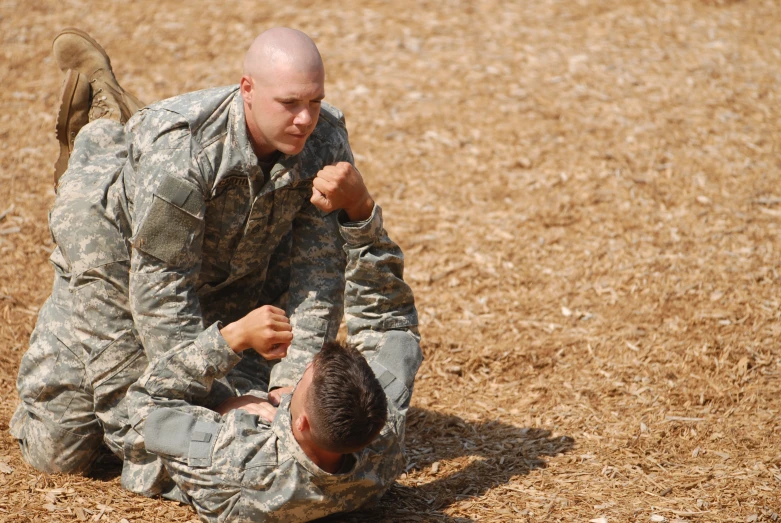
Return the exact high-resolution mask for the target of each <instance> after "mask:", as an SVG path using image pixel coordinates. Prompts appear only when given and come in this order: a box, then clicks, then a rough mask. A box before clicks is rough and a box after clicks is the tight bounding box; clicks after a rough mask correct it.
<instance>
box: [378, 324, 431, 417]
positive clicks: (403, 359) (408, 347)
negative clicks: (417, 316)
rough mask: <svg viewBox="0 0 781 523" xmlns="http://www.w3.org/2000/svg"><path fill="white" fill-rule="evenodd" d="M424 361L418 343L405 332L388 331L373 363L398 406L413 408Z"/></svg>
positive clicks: (387, 393)
mask: <svg viewBox="0 0 781 523" xmlns="http://www.w3.org/2000/svg"><path fill="white" fill-rule="evenodd" d="M422 362H423V352H422V351H421V350H420V344H419V343H418V341H417V340H416V339H415V338H414V337H413V336H412V335H411V334H410V333H408V332H405V331H388V332H387V333H385V335H384V336H383V337H382V341H380V343H379V347H378V349H377V354H376V356H375V357H374V359H372V361H371V363H370V364H369V365H370V366H371V368H372V370H373V371H374V375H375V376H377V379H378V380H379V382H380V385H382V388H383V389H385V394H386V395H387V396H388V399H389V400H391V401H392V402H393V403H394V404H395V405H397V406H399V407H401V408H406V407H408V406H409V400H410V396H411V394H412V387H413V385H414V383H415V374H416V373H417V372H418V369H419V368H420V364H421V363H422Z"/></svg>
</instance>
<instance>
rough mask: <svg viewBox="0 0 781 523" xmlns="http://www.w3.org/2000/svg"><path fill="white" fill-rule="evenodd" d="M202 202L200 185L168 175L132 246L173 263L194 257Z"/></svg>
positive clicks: (158, 189)
mask: <svg viewBox="0 0 781 523" xmlns="http://www.w3.org/2000/svg"><path fill="white" fill-rule="evenodd" d="M203 206H204V198H203V195H202V194H201V193H200V191H199V190H198V189H197V188H195V187H193V186H192V185H190V184H189V183H187V182H185V181H183V180H180V179H179V178H175V177H173V176H167V177H166V178H165V179H164V180H163V181H162V182H161V183H160V186H159V187H158V188H157V190H156V191H155V194H154V197H153V201H152V205H151V207H150V209H149V212H148V214H147V216H146V218H145V219H144V222H143V223H142V224H141V227H140V228H139V230H138V234H137V235H136V237H135V241H134V243H133V246H134V247H136V248H137V249H139V250H141V251H144V252H145V253H147V254H151V255H152V256H154V257H155V258H159V259H161V260H163V261H164V262H166V263H170V264H172V265H179V264H184V263H187V262H189V261H193V260H190V258H193V257H194V256H193V255H194V253H193V252H192V251H193V247H194V246H195V245H196V244H197V241H198V240H199V239H200V238H201V236H202V234H203V219H202V218H201V217H200V215H201V211H202V208H203Z"/></svg>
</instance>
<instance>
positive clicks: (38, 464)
mask: <svg viewBox="0 0 781 523" xmlns="http://www.w3.org/2000/svg"><path fill="white" fill-rule="evenodd" d="M81 429H82V430H80V433H78V434H77V433H74V432H70V431H67V430H63V429H62V428H59V427H57V426H55V425H54V424H53V423H52V422H50V421H48V420H40V419H35V418H34V417H32V416H30V415H29V414H24V415H23V416H20V419H18V420H17V422H16V424H15V426H14V427H12V431H11V432H12V434H13V435H14V436H15V437H16V438H17V440H18V441H19V447H20V449H21V451H22V457H23V458H24V460H25V461H26V462H27V463H28V464H29V465H30V466H32V467H34V468H35V469H37V470H39V471H41V472H46V473H48V474H58V473H65V474H81V473H84V472H86V471H87V470H88V469H89V467H90V465H91V464H92V462H93V461H94V460H95V457H96V456H97V453H98V450H99V449H100V444H101V440H102V438H103V434H102V431H101V429H100V425H99V423H98V422H97V420H95V423H94V424H92V426H90V427H81ZM90 429H92V430H90Z"/></svg>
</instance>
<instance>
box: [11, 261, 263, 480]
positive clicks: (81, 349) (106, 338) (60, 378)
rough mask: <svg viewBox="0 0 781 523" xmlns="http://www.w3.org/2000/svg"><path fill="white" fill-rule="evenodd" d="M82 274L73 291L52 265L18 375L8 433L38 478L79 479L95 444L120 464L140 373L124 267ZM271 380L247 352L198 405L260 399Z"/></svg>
mask: <svg viewBox="0 0 781 523" xmlns="http://www.w3.org/2000/svg"><path fill="white" fill-rule="evenodd" d="M55 254H56V253H55ZM56 259H57V257H56V256H53V261H55V260H56ZM89 272H90V274H89V279H90V281H89V282H88V283H86V284H83V285H78V286H76V287H75V288H74V287H73V285H72V282H71V281H70V280H71V277H70V275H69V274H68V273H67V272H65V270H64V267H62V266H61V265H57V264H56V263H55V278H54V288H53V290H52V294H51V296H50V297H49V298H48V299H47V300H46V302H45V303H44V305H43V307H42V308H41V311H40V313H39V315H38V322H37V324H36V327H35V330H34V331H33V334H32V336H31V338H30V348H29V349H28V351H27V353H25V355H24V357H23V359H22V363H21V365H20V368H19V377H18V381H17V388H18V391H19V397H20V399H21V404H20V405H19V406H18V408H17V410H16V412H15V414H14V416H13V418H12V420H11V424H10V425H11V427H10V430H11V434H12V435H13V436H14V437H15V438H16V439H17V440H19V445H20V448H21V451H22V456H23V457H24V459H25V461H27V463H29V464H30V465H32V466H33V467H35V468H36V469H38V470H40V471H42V472H48V473H59V472H64V473H74V474H76V473H82V472H85V471H86V470H88V469H89V466H90V465H91V464H92V462H93V461H94V459H95V457H96V456H97V454H98V451H99V449H100V446H101V441H102V442H104V443H105V444H106V445H107V446H108V448H109V449H110V450H111V451H112V452H113V453H114V454H115V455H117V456H118V457H119V458H120V459H123V458H124V456H125V435H126V434H127V431H128V428H129V417H130V416H129V413H128V410H127V400H126V393H127V390H128V388H129V387H130V385H132V384H133V383H134V382H135V381H136V380H137V379H138V378H139V377H140V376H141V374H142V373H143V372H144V370H145V369H146V366H147V357H146V354H145V352H144V348H143V345H142V344H141V343H140V341H139V339H138V336H137V333H136V331H135V329H134V327H133V319H132V314H131V312H130V310H129V307H128V306H127V293H126V292H123V290H124V289H123V288H124V287H126V285H127V275H128V264H127V263H126V262H118V263H113V264H109V265H106V266H102V267H99V268H95V269H92V270H91V271H89ZM84 277H85V276H84V275H82V277H81V278H82V279H83V278H84ZM270 373H271V365H270V364H269V363H268V362H266V361H265V360H263V359H262V358H261V357H260V356H259V355H258V354H257V353H255V352H254V351H247V352H246V354H245V355H244V357H243V358H242V361H241V362H240V363H239V365H237V366H236V367H235V368H234V369H233V370H232V371H231V372H230V373H229V375H228V376H226V377H225V378H223V379H222V380H220V381H218V382H215V383H214V384H213V386H212V392H211V394H210V395H209V396H208V398H206V399H205V400H204V401H203V402H202V405H203V406H206V407H210V408H214V407H216V406H217V405H219V404H220V403H221V402H222V401H224V400H225V399H227V398H228V397H230V396H237V395H241V394H247V393H250V392H252V391H266V390H267V389H268V383H269V376H270Z"/></svg>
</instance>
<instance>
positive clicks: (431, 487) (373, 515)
mask: <svg viewBox="0 0 781 523" xmlns="http://www.w3.org/2000/svg"><path fill="white" fill-rule="evenodd" d="M574 443H575V441H574V440H573V439H572V438H571V437H569V436H557V437H552V434H551V432H550V431H548V430H543V429H536V428H518V427H515V426H513V425H508V424H507V423H502V422H500V421H487V422H482V421H480V422H471V421H466V420H464V419H462V418H460V417H458V416H454V415H448V414H441V413H439V412H435V411H431V410H424V409H419V408H412V409H410V411H409V414H408V416H407V454H408V457H409V465H408V472H409V473H410V474H413V473H414V472H415V471H431V469H432V465H433V464H434V463H435V462H439V463H440V464H441V465H440V467H439V471H438V472H437V473H436V474H426V475H425V476H422V477H421V478H420V481H421V484H418V485H417V486H414V487H411V486H402V485H400V484H398V483H397V484H395V485H394V486H393V488H391V490H390V492H388V494H386V495H385V496H384V497H383V499H382V500H381V501H380V503H379V505H378V506H376V507H374V508H373V509H371V510H363V511H360V512H356V513H353V514H350V515H335V516H332V517H329V518H325V519H323V520H320V521H323V522H335V521H346V522H351V523H357V522H359V521H361V522H363V521H367V520H370V519H371V520H373V521H401V520H404V521H444V522H458V523H460V522H465V521H472V520H470V519H466V518H453V517H451V516H448V515H446V514H445V513H444V512H443V509H446V508H448V507H449V506H451V505H452V504H453V503H456V502H458V501H461V500H463V499H468V498H473V497H475V498H476V497H479V496H482V495H483V494H485V493H486V492H487V491H488V490H490V489H492V488H494V487H497V486H499V485H502V484H505V483H508V482H509V481H510V479H511V478H512V477H513V476H518V475H524V474H528V473H530V472H531V471H533V470H535V469H540V468H544V467H545V466H546V463H545V460H544V459H542V458H543V457H551V456H556V455H558V454H562V453H565V452H568V451H570V450H571V449H572V448H573V446H574ZM459 458H461V459H463V458H467V459H469V462H468V464H467V465H466V466H464V467H463V468H460V469H459V470H457V471H455V472H452V473H451V472H449V471H448V467H447V466H446V465H445V463H443V462H450V461H451V460H458V459H459Z"/></svg>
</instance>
